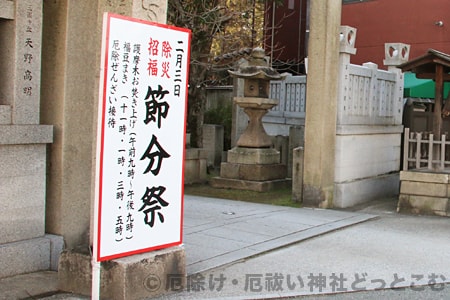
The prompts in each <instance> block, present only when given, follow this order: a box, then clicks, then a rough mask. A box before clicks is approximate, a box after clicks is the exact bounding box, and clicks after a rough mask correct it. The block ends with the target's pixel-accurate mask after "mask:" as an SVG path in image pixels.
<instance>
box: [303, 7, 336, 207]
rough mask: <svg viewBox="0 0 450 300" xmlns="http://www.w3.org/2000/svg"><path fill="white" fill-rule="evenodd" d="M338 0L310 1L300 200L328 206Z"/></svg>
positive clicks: (331, 179) (331, 177) (331, 186)
mask: <svg viewBox="0 0 450 300" xmlns="http://www.w3.org/2000/svg"><path fill="white" fill-rule="evenodd" d="M341 6H342V4H341V1H336V0H323V1H311V12H310V35H309V48H308V53H309V57H308V64H309V66H308V80H307V89H306V93H307V96H306V98H307V99H309V100H308V101H307V102H306V120H305V153H304V155H305V157H304V161H305V165H304V173H303V174H304V175H303V176H304V181H303V187H304V189H303V203H304V205H305V206H314V207H322V208H327V207H332V206H333V193H334V167H335V139H336V103H337V95H338V75H339V30H340V21H341Z"/></svg>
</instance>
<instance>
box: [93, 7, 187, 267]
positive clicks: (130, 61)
mask: <svg viewBox="0 0 450 300" xmlns="http://www.w3.org/2000/svg"><path fill="white" fill-rule="evenodd" d="M103 31H104V33H103V50H102V51H103V54H102V72H101V77H102V78H101V83H100V85H101V90H100V94H101V99H100V104H99V120H98V137H97V140H98V143H97V173H96V177H97V178H96V179H97V184H96V195H97V197H96V198H97V199H96V212H95V214H96V215H95V219H96V222H95V223H96V224H95V230H96V232H95V235H96V237H95V238H94V239H95V240H94V248H95V249H96V253H95V255H96V260H97V261H104V260H109V259H114V258H118V257H122V256H127V255H131V254H136V253H142V252H148V251H151V250H156V249H161V248H165V247H170V246H175V245H179V244H181V243H182V220H183V218H182V216H183V182H184V178H183V174H184V171H183V169H184V149H185V129H186V128H185V124H186V101H187V83H188V66H189V49H190V36H191V34H190V31H189V30H187V29H183V28H175V27H171V26H167V25H161V24H156V23H151V22H147V21H143V20H137V19H132V18H128V17H123V16H119V15H113V14H108V13H107V14H105V18H104V30H103Z"/></svg>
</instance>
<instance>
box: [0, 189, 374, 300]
mask: <svg viewBox="0 0 450 300" xmlns="http://www.w3.org/2000/svg"><path fill="white" fill-rule="evenodd" d="M374 218H376V215H374V214H367V213H359V212H346V211H336V210H324V209H309V208H291V207H283V206H275V205H267V204H257V203H249V202H242V201H232V200H223V199H215V198H205V197H198V196H190V195H186V196H185V214H184V246H185V249H186V260H187V262H186V264H187V266H186V267H187V273H188V274H189V275H191V274H195V273H198V272H206V271H208V270H212V269H215V268H218V267H224V266H226V265H229V264H232V263H237V262H240V261H245V260H246V259H249V258H250V257H256V256H258V255H261V254H263V253H266V252H269V251H273V250H275V249H278V248H282V247H285V246H287V245H290V244H294V243H298V242H300V241H303V240H306V239H309V238H312V237H315V236H319V235H322V234H325V233H328V232H332V231H335V230H337V229H341V228H344V227H347V226H350V225H354V224H357V223H361V222H364V221H368V220H371V219H374ZM56 291H57V273H55V272H37V273H33V274H27V275H20V276H17V277H12V278H6V279H1V280H0V299H8V300H9V299H23V298H25V297H32V298H30V299H87V298H86V297H82V296H77V295H70V294H55V293H56ZM52 294H55V295H52ZM34 296H37V297H34ZM191 296H192V295H191Z"/></svg>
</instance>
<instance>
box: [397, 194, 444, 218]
mask: <svg viewBox="0 0 450 300" xmlns="http://www.w3.org/2000/svg"><path fill="white" fill-rule="evenodd" d="M397 211H398V212H401V213H411V214H417V215H420V214H422V215H437V216H447V217H450V201H449V199H448V198H442V197H431V196H417V195H407V194H400V196H399V201H398V205H397Z"/></svg>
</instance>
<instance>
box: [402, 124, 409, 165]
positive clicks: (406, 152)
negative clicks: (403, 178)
mask: <svg viewBox="0 0 450 300" xmlns="http://www.w3.org/2000/svg"><path fill="white" fill-rule="evenodd" d="M403 136H404V137H405V140H404V142H403V145H404V146H403V171H408V158H409V128H405V133H404V135H403Z"/></svg>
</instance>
